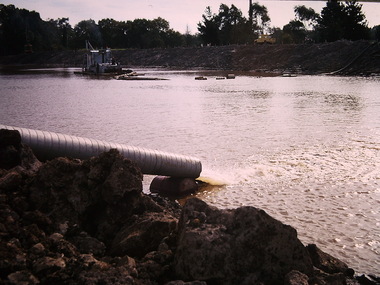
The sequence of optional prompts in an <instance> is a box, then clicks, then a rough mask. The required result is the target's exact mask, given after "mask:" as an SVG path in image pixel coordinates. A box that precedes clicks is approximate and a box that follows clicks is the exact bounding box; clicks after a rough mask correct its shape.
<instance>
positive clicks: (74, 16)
mask: <svg viewBox="0 0 380 285" xmlns="http://www.w3.org/2000/svg"><path fill="white" fill-rule="evenodd" d="M252 2H257V1H255V0H253V1H252ZM0 3H2V4H5V5H8V4H13V5H15V6H16V7H17V8H25V9H28V10H31V11H32V10H34V11H36V12H39V13H40V15H41V18H42V19H43V20H47V19H49V18H50V19H58V18H63V17H66V18H69V22H70V24H71V25H72V26H73V27H74V25H76V24H77V23H78V22H79V21H81V20H89V19H93V20H95V21H96V22H97V21H99V20H101V19H105V18H112V19H115V20H117V21H127V20H134V19H137V18H145V19H149V20H152V19H155V18H157V17H161V18H164V19H165V20H167V21H168V22H169V24H170V27H171V28H172V29H174V30H175V31H178V32H181V33H185V32H186V30H187V29H189V31H190V32H191V33H192V34H194V33H196V32H197V23H198V22H200V21H201V20H202V14H204V11H205V8H206V7H207V6H211V9H212V11H213V12H214V13H217V12H218V8H219V6H220V4H221V3H223V4H226V5H228V6H230V5H231V4H234V5H235V6H236V7H238V8H239V9H240V10H241V11H242V12H243V15H244V16H245V17H247V18H248V3H249V0H235V1H231V0H207V1H204V0H108V1H104V0H81V1H78V0H11V1H8V0H5V1H4V0H3V1H1V2H0ZM259 3H260V4H261V5H264V6H266V7H267V8H268V11H269V16H270V18H271V26H272V27H280V28H282V27H283V26H284V25H285V24H287V23H288V22H289V20H291V19H293V18H294V11H293V9H294V6H296V5H305V6H306V7H311V8H313V9H314V10H315V11H316V12H318V13H320V12H321V10H322V8H323V7H324V6H325V4H326V3H325V2H323V1H284V0H282V1H281V0H277V1H276V0H266V1H259ZM362 4H363V11H364V13H365V14H366V17H367V21H368V24H369V26H370V27H373V26H375V25H380V3H378V2H377V3H368V2H366V3H362Z"/></svg>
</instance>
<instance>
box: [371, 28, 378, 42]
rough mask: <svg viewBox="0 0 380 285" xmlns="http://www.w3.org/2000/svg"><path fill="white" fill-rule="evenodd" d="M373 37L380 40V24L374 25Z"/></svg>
mask: <svg viewBox="0 0 380 285" xmlns="http://www.w3.org/2000/svg"><path fill="white" fill-rule="evenodd" d="M371 39H373V40H376V41H380V25H377V26H374V27H373V28H372V29H371Z"/></svg>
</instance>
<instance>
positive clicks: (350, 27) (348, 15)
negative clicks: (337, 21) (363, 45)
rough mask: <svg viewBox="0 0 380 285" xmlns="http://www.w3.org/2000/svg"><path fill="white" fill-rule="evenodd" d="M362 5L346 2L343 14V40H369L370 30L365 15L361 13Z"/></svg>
mask: <svg viewBox="0 0 380 285" xmlns="http://www.w3.org/2000/svg"><path fill="white" fill-rule="evenodd" d="M362 7H363V5H362V4H359V3H357V2H356V0H354V1H346V3H345V5H344V8H343V12H344V13H345V18H344V26H345V31H344V38H346V39H348V40H353V41H355V40H361V39H369V33H370V30H369V28H368V25H367V21H366V19H365V15H364V13H363V12H362Z"/></svg>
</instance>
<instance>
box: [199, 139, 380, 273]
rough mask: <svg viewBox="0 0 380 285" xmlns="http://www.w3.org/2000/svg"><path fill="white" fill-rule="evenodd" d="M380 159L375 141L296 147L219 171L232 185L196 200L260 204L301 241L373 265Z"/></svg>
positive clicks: (378, 237)
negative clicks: (292, 228)
mask: <svg viewBox="0 0 380 285" xmlns="http://www.w3.org/2000/svg"><path fill="white" fill-rule="evenodd" d="M379 158H380V143H378V142H376V141H365V140H354V141H353V142H350V143H349V144H344V143H337V144H332V145H327V144H318V145H312V146H308V147H306V146H302V147H296V146H293V147H290V148H287V149H282V150H279V151H278V152H267V153H263V154H261V155H260V156H255V155H252V156H249V157H247V160H246V165H243V166H241V167H234V168H232V169H228V170H226V169H225V168H222V169H221V171H220V173H218V176H220V177H223V178H225V180H224V181H226V182H228V183H227V185H225V186H220V187H219V188H217V189H215V187H214V188H209V189H207V190H206V191H201V192H200V193H198V197H200V198H202V199H203V200H205V201H207V202H208V203H210V204H213V205H215V206H218V207H221V208H231V207H239V206H254V207H258V208H262V209H264V210H265V211H267V212H268V213H269V214H271V215H272V216H274V217H276V218H277V219H279V220H281V221H283V222H284V223H287V224H290V225H292V226H294V227H295V228H296V229H297V231H298V233H299V237H300V239H301V240H302V241H303V242H304V243H317V244H318V245H319V246H320V247H321V248H322V249H324V250H325V251H327V252H334V254H335V256H337V257H338V258H341V259H342V260H344V261H346V262H347V263H348V264H350V266H352V267H353V268H354V269H357V268H360V270H363V269H365V268H373V265H374V264H373V263H374V262H375V264H376V265H380V258H379V252H380V246H379V241H380V228H379V227H378V226H376V225H379V224H380V183H379V182H380V159H379ZM205 172H207V170H205ZM214 173H215V170H214ZM364 256H365V257H364ZM355 266H356V267H357V268H355ZM375 267H376V266H375ZM377 268H380V267H379V266H377ZM374 274H379V272H374Z"/></svg>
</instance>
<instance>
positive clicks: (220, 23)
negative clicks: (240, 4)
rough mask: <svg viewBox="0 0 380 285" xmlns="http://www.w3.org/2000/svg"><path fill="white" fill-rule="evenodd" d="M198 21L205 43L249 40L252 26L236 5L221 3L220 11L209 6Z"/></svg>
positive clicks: (229, 42) (215, 43) (219, 43)
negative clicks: (216, 11) (217, 11)
mask: <svg viewBox="0 0 380 285" xmlns="http://www.w3.org/2000/svg"><path fill="white" fill-rule="evenodd" d="M202 19H203V21H202V22H200V23H198V31H199V33H200V37H201V39H202V41H203V43H204V44H212V45H226V44H241V43H246V42H248V41H249V35H250V27H249V23H248V21H247V19H246V18H245V17H243V14H242V12H241V11H240V10H239V9H238V8H237V7H236V6H235V5H233V4H232V5H231V7H228V6H227V5H225V4H221V5H220V7H219V13H218V14H214V13H212V11H211V8H210V7H207V8H206V10H205V14H203V15H202Z"/></svg>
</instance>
